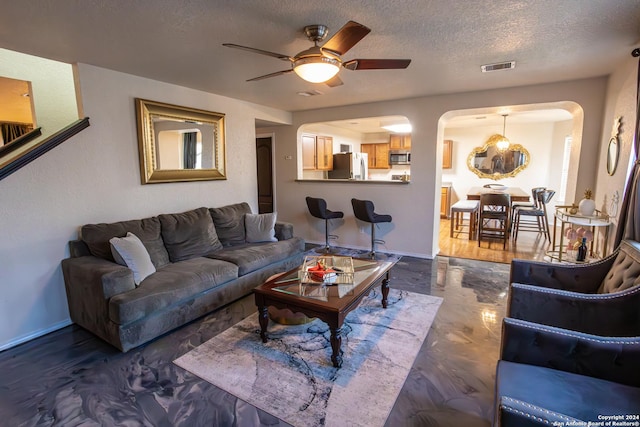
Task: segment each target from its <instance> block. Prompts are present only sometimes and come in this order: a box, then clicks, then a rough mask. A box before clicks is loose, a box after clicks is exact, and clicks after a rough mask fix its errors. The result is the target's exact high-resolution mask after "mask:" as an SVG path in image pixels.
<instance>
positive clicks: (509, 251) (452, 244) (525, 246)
mask: <svg viewBox="0 0 640 427" xmlns="http://www.w3.org/2000/svg"><path fill="white" fill-rule="evenodd" d="M450 224H451V220H449V219H445V218H442V219H441V220H440V238H439V244H440V253H438V255H442V256H450V257H457V258H467V259H476V260H481V261H491V262H499V263H505V264H508V263H510V262H511V260H512V259H513V258H521V259H531V260H536V261H544V255H545V252H546V251H547V249H548V248H549V246H550V242H549V241H548V240H546V239H545V237H544V235H543V234H542V233H534V232H520V233H519V234H518V240H517V241H514V240H513V239H510V240H509V242H508V243H507V248H506V249H504V250H503V249H502V242H501V241H497V240H496V241H486V240H483V241H482V243H481V244H480V247H478V241H477V240H469V234H468V233H467V231H466V229H465V230H464V231H463V232H461V233H456V232H454V233H453V238H451V237H449V227H450Z"/></svg>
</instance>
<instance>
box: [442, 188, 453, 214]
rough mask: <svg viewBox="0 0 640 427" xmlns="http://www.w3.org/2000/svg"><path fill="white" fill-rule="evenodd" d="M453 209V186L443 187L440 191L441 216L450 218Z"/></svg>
mask: <svg viewBox="0 0 640 427" xmlns="http://www.w3.org/2000/svg"><path fill="white" fill-rule="evenodd" d="M449 210H451V187H449V186H444V187H442V192H441V193H440V218H448V217H449Z"/></svg>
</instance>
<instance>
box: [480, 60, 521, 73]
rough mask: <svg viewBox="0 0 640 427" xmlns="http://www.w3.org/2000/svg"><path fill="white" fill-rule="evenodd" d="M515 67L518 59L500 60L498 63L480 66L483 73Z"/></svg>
mask: <svg viewBox="0 0 640 427" xmlns="http://www.w3.org/2000/svg"><path fill="white" fill-rule="evenodd" d="M513 68H516V61H507V62H498V63H497V64H487V65H481V66H480V69H481V70H482V72H483V73H488V72H489V71H500V70H511V69H513Z"/></svg>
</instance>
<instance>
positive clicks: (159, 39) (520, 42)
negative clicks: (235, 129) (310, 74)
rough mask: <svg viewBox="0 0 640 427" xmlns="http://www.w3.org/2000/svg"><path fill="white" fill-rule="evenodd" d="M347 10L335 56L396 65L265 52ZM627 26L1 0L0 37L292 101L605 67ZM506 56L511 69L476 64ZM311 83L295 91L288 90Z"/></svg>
mask: <svg viewBox="0 0 640 427" xmlns="http://www.w3.org/2000/svg"><path fill="white" fill-rule="evenodd" d="M348 20H355V21H357V22H360V23H362V24H364V25H366V26H368V27H370V28H371V29H372V31H371V33H370V34H369V35H368V36H367V37H365V38H364V39H363V40H362V41H361V42H359V43H358V44H357V45H356V46H355V47H354V48H352V49H351V50H350V51H349V52H347V54H346V55H344V58H345V59H347V60H348V59H353V58H411V59H412V60H413V61H412V63H411V65H410V66H409V68H408V69H406V70H385V71H379V70H376V71H349V70H344V69H343V70H342V71H341V74H340V76H341V78H342V80H343V81H344V85H343V86H339V87H336V88H329V87H327V86H326V85H323V84H312V83H307V82H304V81H303V80H301V79H300V78H298V77H297V76H296V75H295V74H293V73H291V74H288V75H285V76H280V77H275V78H272V79H267V80H262V81H256V82H246V81H245V80H246V79H249V78H252V77H256V76H259V75H262V74H266V73H270V72H275V71H279V70H283V69H286V68H287V67H288V66H289V65H288V64H287V63H286V62H283V61H279V60H278V59H275V58H271V57H266V56H261V55H256V54H252V53H248V52H244V51H240V50H235V49H229V48H225V47H223V46H222V43H236V44H241V45H247V46H252V47H256V48H260V49H264V50H269V51H274V52H278V53H283V54H288V55H294V54H296V53H297V52H299V51H301V50H304V49H306V48H308V47H310V46H311V43H310V42H309V41H308V40H307V39H306V38H305V36H304V35H303V33H302V28H303V27H304V26H305V25H310V24H324V25H327V26H328V27H329V31H330V35H329V36H331V34H333V33H334V32H335V31H337V30H338V29H339V28H340V27H341V26H342V25H343V24H345V23H346V22H347V21H348ZM639 40H640V2H639V1H638V0H609V1H605V0H551V1H547V0H521V1H507V0H505V1H489V0H446V1H445V0H440V1H434V0H402V1H400V0H398V1H389V0H325V1H306V0H277V1H273V0H190V1H175V0H136V1H129V0H109V1H106V0H82V1H80V0H75V1H72V0H40V1H5V2H3V6H2V13H1V14H0V46H1V47H4V48H7V49H12V50H17V51H20V52H24V53H29V54H33V55H37V56H42V57H45V58H50V59H55V60H59V61H63V62H68V63H75V62H81V63H86V64H92V65H96V66H99V67H103V68H108V69H112V70H117V71H121V72H125V73H130V74H134V75H138V76H143V77H148V78H151V79H154V80H159V81H164V82H169V83H175V84H178V85H181V86H186V87H190V88H194V89H200V90H204V91H208V92H213V93H217V94H220V95H226V96H230V97H233V98H236V99H243V100H247V101H251V102H255V103H259V104H263V105H268V106H273V107H276V108H280V109H284V110H289V111H296V110H305V109H311V108H320V107H331V106H338V105H347V104H357V103H363V102H372V101H380V100H389V99H400V98H408V97H417V96H424V95H433V94H444V93H456V92H467V91H474V90H484V89H493V88H501V87H511V86H521V85H531V84H537V83H545V82H553V81H562V80H569V79H578V78H586V77H594V76H602V75H606V74H609V73H610V72H611V71H612V70H613V69H614V68H615V66H616V64H619V63H620V61H621V60H624V59H626V58H628V55H629V54H630V52H631V50H632V49H633V48H634V47H635V46H636V45H635V44H636V43H638V41H639ZM510 60H514V61H516V63H517V65H516V68H515V69H514V70H511V71H499V72H493V73H486V74H482V73H480V65H482V64H488V63H495V62H501V61H510ZM310 90H319V91H321V92H323V94H322V95H319V96H312V97H303V96H299V95H297V92H301V91H310Z"/></svg>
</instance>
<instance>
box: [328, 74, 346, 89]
mask: <svg viewBox="0 0 640 427" xmlns="http://www.w3.org/2000/svg"><path fill="white" fill-rule="evenodd" d="M324 83H325V84H326V85H327V86H329V87H337V86H342V85H343V84H344V83H342V80H340V77H338V75H337V74H336V75H335V76H333V77H331V78H330V79H329V80H327V81H326V82H324Z"/></svg>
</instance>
